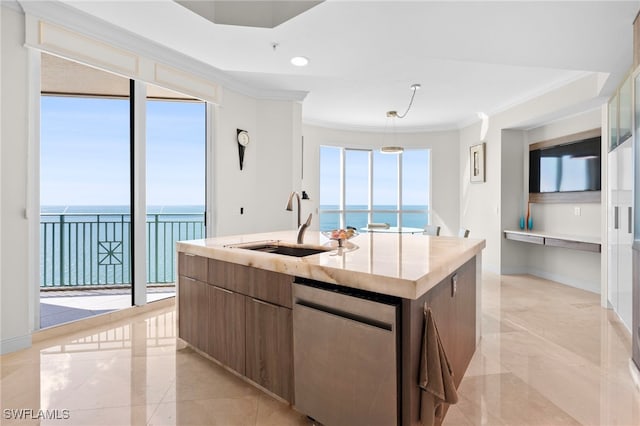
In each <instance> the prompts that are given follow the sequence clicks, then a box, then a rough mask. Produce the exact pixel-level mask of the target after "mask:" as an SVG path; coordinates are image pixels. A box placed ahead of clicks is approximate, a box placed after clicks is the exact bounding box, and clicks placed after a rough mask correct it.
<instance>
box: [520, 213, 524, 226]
mask: <svg viewBox="0 0 640 426" xmlns="http://www.w3.org/2000/svg"><path fill="white" fill-rule="evenodd" d="M520 229H524V215H522V216H520Z"/></svg>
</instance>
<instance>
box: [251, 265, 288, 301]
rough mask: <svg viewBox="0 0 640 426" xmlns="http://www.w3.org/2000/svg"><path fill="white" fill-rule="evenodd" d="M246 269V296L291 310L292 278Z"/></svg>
mask: <svg viewBox="0 0 640 426" xmlns="http://www.w3.org/2000/svg"><path fill="white" fill-rule="evenodd" d="M248 269H249V271H248V272H249V280H248V283H249V288H248V293H247V295H249V296H251V297H255V298H256V299H262V300H265V301H267V302H271V303H274V304H276V305H280V306H285V307H287V308H291V286H292V284H293V277H292V276H290V275H285V274H280V273H278V272H271V271H265V270H262V269H256V268H248Z"/></svg>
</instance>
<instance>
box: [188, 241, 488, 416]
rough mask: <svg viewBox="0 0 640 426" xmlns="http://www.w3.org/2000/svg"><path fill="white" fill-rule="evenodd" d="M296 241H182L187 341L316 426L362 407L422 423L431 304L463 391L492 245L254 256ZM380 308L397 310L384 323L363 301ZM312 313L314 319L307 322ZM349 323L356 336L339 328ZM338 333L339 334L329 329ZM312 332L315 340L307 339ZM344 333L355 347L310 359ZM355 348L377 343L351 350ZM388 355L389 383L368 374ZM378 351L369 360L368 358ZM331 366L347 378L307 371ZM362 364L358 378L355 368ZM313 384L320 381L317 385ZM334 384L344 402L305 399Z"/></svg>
mask: <svg viewBox="0 0 640 426" xmlns="http://www.w3.org/2000/svg"><path fill="white" fill-rule="evenodd" d="M295 240H296V233H295V231H283V232H274V233H264V234H250V235H239V236H227V237H218V238H210V239H205V240H195V241H184V242H179V243H177V251H178V257H179V260H178V274H179V279H178V321H179V336H180V338H182V339H183V340H185V341H186V342H188V343H189V344H190V345H191V346H193V347H194V348H196V349H197V350H198V351H200V352H201V353H202V354H204V355H206V356H209V357H211V358H213V359H215V360H216V361H218V362H219V363H221V364H223V365H224V366H226V367H228V368H230V369H232V370H234V371H235V372H237V373H238V374H240V375H242V376H244V377H246V378H248V379H249V380H251V381H252V382H254V383H255V384H257V385H258V386H260V387H262V388H263V389H265V390H267V391H269V392H271V393H273V394H275V395H278V396H279V397H280V398H282V399H284V400H286V401H288V402H290V403H292V404H293V405H294V407H296V408H297V409H298V410H300V411H302V412H303V413H305V414H308V415H310V416H311V417H315V418H317V420H319V421H320V422H323V421H324V422H325V423H327V424H341V423H342V424H358V420H357V419H360V421H364V420H363V419H364V418H366V417H362V416H361V414H362V413H363V411H362V410H363V407H369V408H366V410H374V411H375V409H378V410H382V412H383V413H384V415H387V416H391V417H390V418H393V421H389V417H387V419H386V420H384V419H383V418H382V417H380V413H378V414H376V416H374V417H373V418H377V419H379V420H378V421H379V424H402V425H417V424H420V419H419V415H420V396H421V395H420V394H421V391H420V388H419V387H418V376H419V372H420V355H421V344H422V336H423V330H424V315H423V312H424V309H425V307H430V308H431V311H432V313H433V317H434V320H435V321H436V322H437V326H438V330H439V333H440V337H441V340H442V345H443V347H444V349H445V351H446V353H447V357H448V359H449V362H450V364H451V367H452V370H453V373H454V381H455V385H456V386H458V385H459V383H460V380H461V379H462V376H463V375H464V371H465V370H466V367H467V365H468V363H469V361H470V359H471V356H472V355H473V353H474V351H475V346H476V344H477V341H478V339H479V323H480V322H479V319H478V316H479V314H480V297H479V294H480V292H479V291H478V290H477V287H478V286H479V283H480V279H479V273H480V261H479V259H480V253H481V251H482V249H483V248H484V246H485V242H484V240H473V239H466V238H464V239H463V238H456V237H430V236H426V235H403V234H386V233H370V234H361V235H359V236H357V237H355V238H353V239H352V240H350V241H348V242H346V244H345V247H343V248H338V247H337V243H336V242H335V241H330V240H328V239H327V238H325V237H324V236H323V235H321V234H320V233H318V232H309V233H307V236H306V238H305V244H304V245H303V246H302V247H304V248H307V249H309V250H308V251H306V252H305V253H304V254H308V253H315V254H308V255H306V256H302V257H296V256H292V255H284V254H276V253H272V252H265V251H260V250H251V248H256V247H262V246H268V245H269V244H271V245H272V246H274V247H278V246H282V247H284V248H285V249H287V250H289V249H288V248H287V247H294V248H296V247H298V248H299V247H300V246H298V245H296V244H292V242H294V241H295ZM259 242H262V243H264V244H258V243H259ZM287 250H281V252H288V251H287ZM316 251H317V253H316ZM312 288H313V291H320V292H321V293H322V292H325V293H326V294H334V293H335V294H339V296H337V297H339V298H343V299H345V300H347V301H348V302H349V303H346V304H344V303H343V305H342V306H343V307H341V308H339V309H338V308H326V309H325V308H324V307H322V306H321V305H322V303H320V304H318V303H317V302H313V303H311V302H309V301H308V300H306V294H307V290H308V289H312ZM349 298H351V299H349ZM375 303H382V304H384V305H388V306H394V307H395V308H394V309H395V311H393V312H396V314H395V317H394V315H393V314H391V315H389V316H388V317H389V322H387V321H386V320H384V321H383V319H382V316H383V315H382V310H381V313H380V316H381V318H375V315H373V317H371V318H370V319H369V318H368V317H366V315H365V314H364V313H363V312H364V309H365V308H370V306H369V307H367V306H364V305H371V306H374V305H375ZM360 305H362V309H363V310H360V309H361V307H360ZM380 306H383V305H380ZM345 307H350V308H345ZM351 307H352V308H351ZM350 310H353V312H347V311H350ZM374 312H375V310H374ZM320 314H323V315H320ZM309 315H312V316H309ZM313 315H317V317H314V316H313ZM367 315H369V314H367ZM311 318H317V320H313V322H312V323H311V325H309V324H302V322H303V320H306V321H307V322H309V321H310V319H311ZM324 318H327V321H328V322H326V323H324V322H323V321H324ZM332 321H334V322H332ZM336 321H337V322H336ZM351 323H353V324H355V326H354V327H353V328H352V329H351V328H347V327H346V326H343V325H344V324H351ZM323 324H325V326H323ZM330 324H331V325H330ZM303 325H304V326H305V327H307V328H305V329H304V330H305V331H304V332H302V331H301V330H303V328H302V327H303ZM314 326H315V327H316V328H315V329H314V328H313V327H314ZM309 327H311V328H309ZM334 329H335V330H336V333H333V334H335V336H332V333H329V332H327V330H334ZM378 329H379V330H382V331H383V332H381V333H378ZM308 330H311V332H309V331H308ZM314 330H317V331H318V333H317V339H316V338H313V339H309V338H308V336H309V335H310V333H311V334H313V333H315V331H314ZM386 332H390V333H392V334H391V335H392V336H394V337H393V339H395V340H392V342H395V344H393V343H392V344H382V343H381V342H383V340H376V339H377V338H378V337H377V336H378V334H379V335H380V336H382V335H383V334H384V335H385V336H386V334H385V333H386ZM350 333H352V334H350ZM376 333H377V334H376ZM345 336H351V337H350V340H348V342H347V344H345V345H342V344H339V345H335V344H334V348H335V349H336V350H335V351H333V350H328V351H325V352H332V356H335V358H336V359H331V360H330V361H328V360H326V359H323V358H318V361H317V364H314V363H315V362H316V361H315V360H316V358H313V359H311V358H309V356H310V354H318V353H323V351H322V350H321V349H323V348H318V349H317V350H315V349H314V350H308V349H307V347H308V345H309V344H314V343H315V342H316V341H317V343H318V344H319V345H320V344H325V345H331V343H328V342H338V341H339V340H331V338H332V337H335V338H343V339H344V338H345ZM365 337H368V338H370V340H364V338H365ZM359 339H363V340H359ZM380 339H382V337H380ZM302 342H304V345H303V343H302ZM323 342H324V343H323ZM358 342H371V343H370V344H369V343H366V344H364V343H362V345H363V346H367V347H357V348H355V347H354V346H356V345H357V343H358ZM296 343H297V345H296ZM343 346H344V347H345V348H347V347H348V349H344V350H343V349H342V348H343ZM388 348H390V350H389V351H387V349H388ZM324 349H326V348H324ZM381 350H384V353H387V352H388V360H389V361H388V362H387V364H388V365H386V367H388V370H389V371H391V374H389V377H386V376H385V377H383V374H382V371H386V370H384V369H383V368H379V367H375V370H374V371H380V373H379V376H380V377H376V375H372V374H369V373H368V370H366V367H367V365H370V366H374V365H375V364H374V362H378V363H380V362H381V360H384V359H387V358H385V356H386V355H384V354H383V353H382V352H380V351H381ZM349 351H351V352H349ZM373 351H375V352H376V353H375V354H373V356H371V355H367V354H369V353H370V352H373ZM333 352H335V353H333ZM378 353H379V356H378V355H377V354H378ZM294 354H295V355H294ZM341 357H342V358H341ZM352 358H353V361H352V360H351V359H352ZM376 358H377V359H376ZM324 363H327V364H326V365H327V366H328V365H331V366H332V367H331V368H329V367H327V369H328V370H327V371H329V370H336V369H337V370H340V369H341V368H342V369H344V371H343V372H342V376H338V377H344V378H345V379H344V380H343V382H344V383H339V382H340V381H341V380H340V379H336V380H335V381H334V382H333V383H331V382H329V383H327V380H329V379H328V378H327V377H330V376H327V375H321V376H323V377H316V376H317V375H316V376H313V375H309V374H307V373H308V372H309V371H310V370H314V371H316V370H322V368H323V366H325V364H324ZM309 366H313V367H312V368H309ZM359 366H361V368H362V369H363V370H362V371H356V372H353V371H352V370H353V369H357V368H360V367H359ZM349 374H352V376H353V377H351V376H349ZM361 379H362V380H361ZM309 380H311V381H313V380H318V381H319V382H318V384H317V385H316V383H315V382H314V383H312V384H311V385H310V384H309V382H308V381H309ZM383 382H384V386H383V384H382V383H383ZM328 385H331V386H332V389H335V390H336V392H337V391H338V390H341V391H344V392H347V395H349V392H351V396H350V397H349V398H351V397H352V398H353V400H352V401H351V402H349V401H347V404H346V406H343V405H341V404H340V401H344V400H345V398H344V396H343V397H341V398H338V401H324V402H323V404H324V405H322V404H320V403H319V402H318V401H317V400H320V399H323V397H320V396H318V394H316V398H311V402H309V399H310V398H309V395H310V394H309V392H313V391H314V390H316V391H317V390H318V389H322V387H323V386H328ZM358 386H363V388H362V389H359V388H358ZM384 389H386V390H384ZM389 389H391V391H389ZM385 392H386V393H385ZM329 393H330V392H329ZM391 393H393V394H391ZM322 395H324V393H323V394H322ZM376 398H377V399H376ZM347 399H348V398H347ZM363 399H364V400H363ZM318 404H320V405H322V406H316V405H318ZM327 404H329V405H327ZM331 404H335V405H331ZM327 407H329V408H327ZM371 407H373V408H371ZM354 410H355V411H354ZM358 410H360V411H358ZM372 412H373V411H372ZM341 413H343V414H344V415H341ZM354 413H355V414H354ZM364 414H366V413H364ZM325 415H326V416H328V417H324V418H323V416H325ZM335 416H338V417H335ZM348 417H351V418H348ZM368 423H370V422H368Z"/></svg>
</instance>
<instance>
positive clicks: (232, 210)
mask: <svg viewBox="0 0 640 426" xmlns="http://www.w3.org/2000/svg"><path fill="white" fill-rule="evenodd" d="M300 110H301V106H300V104H299V103H297V102H292V101H270V100H257V99H254V98H251V97H248V96H245V95H241V94H238V93H236V92H233V91H231V90H225V92H224V99H223V102H222V105H221V106H219V107H218V110H217V117H216V124H215V130H214V131H215V134H216V137H215V146H214V167H213V170H214V180H213V183H214V185H215V188H216V195H215V197H216V198H215V201H214V207H213V208H214V214H215V218H216V223H215V235H218V236H222V235H234V234H246V233H253V232H267V231H274V230H282V229H294V228H295V223H294V222H295V221H292V217H293V216H292V214H291V213H290V212H287V211H286V210H285V205H286V202H287V197H288V196H289V192H291V191H292V190H293V189H294V188H295V187H296V185H297V183H294V181H293V176H294V175H293V174H292V169H299V166H298V167H296V166H294V158H293V151H294V149H293V148H294V146H296V145H299V144H300V138H301V136H300V124H299V123H300V119H301V118H300V117H301V112H300ZM296 123H297V124H296ZM236 129H243V130H246V131H248V132H249V137H250V143H249V145H248V146H247V148H246V150H245V155H244V166H243V170H240V165H239V161H238V144H237V142H236ZM297 164H299V161H298V162H297ZM298 181H299V179H298ZM241 208H243V209H244V213H243V214H241V213H240V209H241Z"/></svg>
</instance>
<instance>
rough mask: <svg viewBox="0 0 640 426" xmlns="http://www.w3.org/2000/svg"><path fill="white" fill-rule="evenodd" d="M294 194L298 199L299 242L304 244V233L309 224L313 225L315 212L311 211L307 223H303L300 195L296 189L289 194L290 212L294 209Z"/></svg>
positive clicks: (288, 207)
mask: <svg viewBox="0 0 640 426" xmlns="http://www.w3.org/2000/svg"><path fill="white" fill-rule="evenodd" d="M294 195H295V197H296V200H297V201H298V244H302V243H303V241H304V233H305V231H306V230H307V228H308V227H309V225H311V217H312V216H313V213H309V217H308V218H307V221H306V222H305V223H302V222H301V221H300V195H299V194H298V193H297V192H295V191H293V192H291V194H289V200H288V201H287V211H290V212H292V211H293V196H294Z"/></svg>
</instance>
